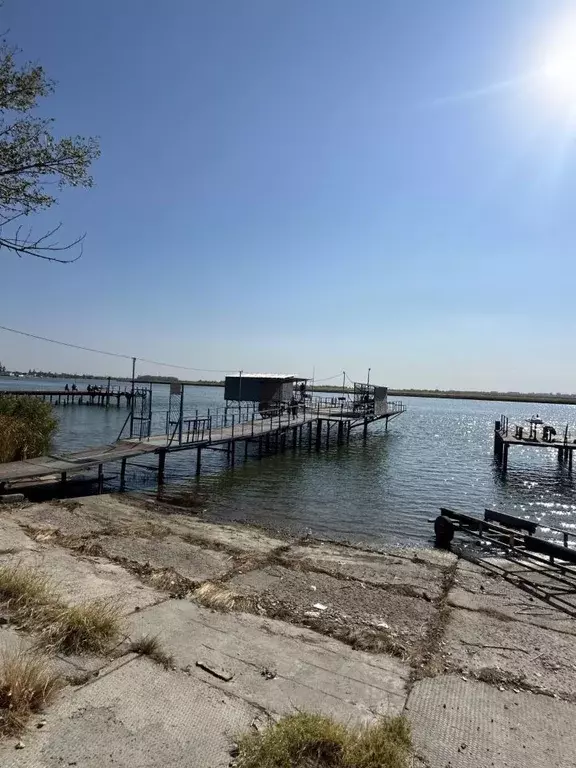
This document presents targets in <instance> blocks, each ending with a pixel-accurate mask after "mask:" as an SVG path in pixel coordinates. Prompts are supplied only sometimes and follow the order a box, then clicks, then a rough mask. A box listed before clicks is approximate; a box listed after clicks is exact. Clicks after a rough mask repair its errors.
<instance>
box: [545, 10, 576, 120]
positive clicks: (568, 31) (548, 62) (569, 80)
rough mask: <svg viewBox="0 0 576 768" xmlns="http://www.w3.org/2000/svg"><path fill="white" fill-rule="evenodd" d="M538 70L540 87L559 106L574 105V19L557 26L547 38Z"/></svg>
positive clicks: (575, 73) (575, 101)
mask: <svg viewBox="0 0 576 768" xmlns="http://www.w3.org/2000/svg"><path fill="white" fill-rule="evenodd" d="M542 61H543V66H542V68H541V70H540V75H541V81H542V87H543V89H544V91H545V93H546V95H547V96H548V97H549V98H550V100H551V101H553V102H555V103H557V104H558V105H559V106H568V107H573V106H574V105H576V20H575V19H574V18H571V19H570V20H565V21H564V23H563V24H562V25H561V26H560V25H559V26H557V27H556V29H555V31H554V33H553V34H552V35H551V36H550V38H549V39H548V44H547V50H546V51H545V52H544V55H543V57H542Z"/></svg>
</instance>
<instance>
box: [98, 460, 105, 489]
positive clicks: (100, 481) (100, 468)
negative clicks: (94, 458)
mask: <svg viewBox="0 0 576 768" xmlns="http://www.w3.org/2000/svg"><path fill="white" fill-rule="evenodd" d="M103 492H104V465H103V464H98V493H103Z"/></svg>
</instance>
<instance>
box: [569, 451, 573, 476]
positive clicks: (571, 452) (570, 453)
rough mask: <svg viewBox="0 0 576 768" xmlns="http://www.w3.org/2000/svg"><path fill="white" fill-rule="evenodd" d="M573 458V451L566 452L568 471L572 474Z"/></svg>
mask: <svg viewBox="0 0 576 768" xmlns="http://www.w3.org/2000/svg"><path fill="white" fill-rule="evenodd" d="M573 458H574V451H573V450H570V451H568V471H569V472H572V459H573Z"/></svg>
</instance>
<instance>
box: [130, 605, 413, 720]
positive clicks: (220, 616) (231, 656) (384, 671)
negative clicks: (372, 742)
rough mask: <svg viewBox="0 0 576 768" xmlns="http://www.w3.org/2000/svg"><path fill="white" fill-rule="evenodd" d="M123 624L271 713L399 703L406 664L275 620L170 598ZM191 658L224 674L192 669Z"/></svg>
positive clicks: (377, 710) (358, 716) (383, 709)
mask: <svg viewBox="0 0 576 768" xmlns="http://www.w3.org/2000/svg"><path fill="white" fill-rule="evenodd" d="M130 627H131V632H132V634H133V636H134V637H138V636H140V635H142V634H152V635H159V636H160V640H161V642H162V645H163V647H164V649H165V650H166V651H167V652H168V653H171V654H172V655H173V656H174V657H175V659H176V663H177V666H178V667H180V668H184V669H188V671H189V674H190V676H191V677H193V678H197V679H199V680H204V681H206V682H210V683H211V684H212V685H214V686H216V687H218V688H220V689H221V690H223V691H228V692H231V693H233V694H234V695H236V696H239V697H241V698H242V699H244V700H245V701H247V702H249V703H250V704H255V705H258V706H263V707H265V708H266V709H267V710H269V711H272V712H274V713H277V714H284V713H288V712H292V711H294V710H297V709H298V710H308V711H317V712H323V713H325V714H330V715H333V716H336V717H338V718H340V719H342V720H344V721H346V722H348V721H350V719H352V720H359V721H365V720H371V719H373V718H374V716H375V715H378V714H383V713H399V712H401V710H402V707H403V704H404V698H405V686H406V681H407V679H408V674H409V668H408V666H406V665H404V664H402V663H401V662H399V661H397V660H396V659H393V658H391V657H388V656H383V655H379V656H376V655H370V654H368V653H363V652H361V651H354V650H352V649H351V648H350V647H348V646H346V645H344V644H342V643H339V642H338V641H336V640H333V639H331V638H328V637H323V636H321V635H318V634H316V633H315V632H312V631H310V630H307V629H299V628H297V627H294V626H292V625H290V624H286V623H284V622H281V621H273V620H271V619H264V618H260V617H257V616H252V615H250V614H239V613H233V614H226V613H216V612H214V611H211V610H209V609H207V608H203V607H201V606H198V605H196V604H194V603H192V602H188V601H185V600H171V601H169V602H167V603H163V604H162V605H158V606H155V607H154V608H149V609H147V610H145V611H142V612H141V613H139V614H137V615H135V616H133V617H132V618H131V620H130ZM199 660H201V661H205V662H208V664H209V665H213V666H214V667H215V668H217V669H220V670H226V671H227V672H229V673H231V674H233V678H232V680H231V681H230V682H224V681H223V680H220V679H219V678H217V677H215V676H213V675H211V674H210V673H209V672H206V671H204V670H203V669H200V668H199V667H197V666H196V662H197V661H199ZM270 677H272V679H269V678H270Z"/></svg>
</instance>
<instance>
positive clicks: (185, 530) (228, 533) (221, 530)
mask: <svg viewBox="0 0 576 768" xmlns="http://www.w3.org/2000/svg"><path fill="white" fill-rule="evenodd" d="M163 521H164V523H165V525H168V526H169V527H170V529H171V530H173V531H174V532H175V533H177V534H178V535H180V536H183V537H184V538H186V539H188V540H189V541H191V542H192V543H198V544H203V545H204V546H207V547H212V548H219V547H222V548H224V549H228V550H230V551H235V552H239V553H244V552H245V553H248V552H252V553H255V554H259V555H267V554H269V553H270V552H272V551H273V550H275V549H277V548H278V547H283V546H285V545H286V543H287V542H286V540H285V539H280V538H276V537H274V536H270V535H268V534H266V533H264V532H263V531H261V530H259V529H258V528H253V527H251V526H249V525H237V526H233V525H220V524H217V523H207V522H205V521H204V520H198V519H197V518H194V517H187V516H185V515H169V516H167V515H166V514H164V515H163Z"/></svg>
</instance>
